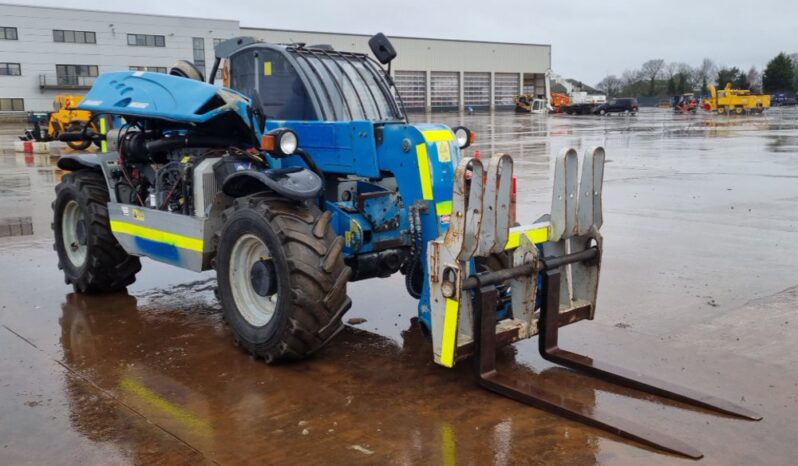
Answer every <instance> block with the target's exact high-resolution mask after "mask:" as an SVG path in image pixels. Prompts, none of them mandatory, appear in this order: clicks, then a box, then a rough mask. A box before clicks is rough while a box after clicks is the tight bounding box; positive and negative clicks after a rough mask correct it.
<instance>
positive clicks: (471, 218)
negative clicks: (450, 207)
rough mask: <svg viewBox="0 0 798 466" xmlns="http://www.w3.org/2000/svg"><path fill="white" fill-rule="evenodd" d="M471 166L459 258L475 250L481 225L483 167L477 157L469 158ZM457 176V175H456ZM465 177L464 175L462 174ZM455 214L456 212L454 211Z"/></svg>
mask: <svg viewBox="0 0 798 466" xmlns="http://www.w3.org/2000/svg"><path fill="white" fill-rule="evenodd" d="M469 163H470V166H471V187H470V189H469V192H468V200H467V203H466V206H465V208H464V210H463V213H464V215H465V234H464V236H463V247H462V249H461V250H460V254H459V255H458V256H457V258H458V259H459V260H462V261H465V260H469V259H471V258H472V257H473V256H474V252H476V250H477V244H478V241H479V236H480V230H481V226H482V198H483V191H484V188H485V181H484V180H485V169H484V167H483V165H482V161H480V160H479V159H469V160H468V162H467V165H468V164H469ZM458 178H459V177H458ZM464 178H465V176H464ZM455 214H456V212H455Z"/></svg>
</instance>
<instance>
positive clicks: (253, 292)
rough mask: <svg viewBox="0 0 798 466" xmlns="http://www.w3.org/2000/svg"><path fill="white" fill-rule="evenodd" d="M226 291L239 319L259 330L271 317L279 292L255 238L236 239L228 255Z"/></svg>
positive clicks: (266, 254) (267, 257)
mask: <svg viewBox="0 0 798 466" xmlns="http://www.w3.org/2000/svg"><path fill="white" fill-rule="evenodd" d="M229 279H230V288H231V290H232V292H233V300H234V301H235V303H236V307H237V308H238V311H239V313H240V314H241V317H243V318H244V320H246V321H247V322H249V323H250V324H251V325H253V326H255V327H263V326H264V325H266V324H268V323H269V321H271V320H272V317H274V311H275V309H276V308H277V298H278V296H279V294H280V293H279V288H278V286H277V276H276V274H275V273H274V265H273V261H272V256H271V253H270V252H269V248H268V247H266V244H264V242H263V241H262V240H261V239H260V238H258V237H257V236H255V235H251V234H247V235H243V236H242V237H240V238H238V240H237V241H236V243H235V244H234V245H233V250H232V252H231V253H230V277H229Z"/></svg>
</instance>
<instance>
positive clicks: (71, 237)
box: [61, 200, 88, 267]
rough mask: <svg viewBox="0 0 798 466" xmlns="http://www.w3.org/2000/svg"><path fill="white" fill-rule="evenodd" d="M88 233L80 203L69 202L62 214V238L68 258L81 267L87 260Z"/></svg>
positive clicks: (74, 264)
mask: <svg viewBox="0 0 798 466" xmlns="http://www.w3.org/2000/svg"><path fill="white" fill-rule="evenodd" d="M87 233H88V232H87V231H86V220H85V218H84V216H83V211H81V209H80V205H78V203H77V201H75V200H71V201H69V202H67V204H66V206H64V213H63V215H62V216H61V239H62V240H63V242H64V250H65V251H66V255H67V258H68V259H69V262H71V263H72V265H73V266H75V267H81V266H82V265H83V264H84V263H85V262H86V250H87V249H88V248H87V246H86V243H87V241H86V240H87V236H88V235H87Z"/></svg>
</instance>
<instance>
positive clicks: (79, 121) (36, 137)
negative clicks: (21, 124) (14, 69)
mask: <svg viewBox="0 0 798 466" xmlns="http://www.w3.org/2000/svg"><path fill="white" fill-rule="evenodd" d="M82 100H83V96H80V95H67V94H62V95H58V96H56V97H55V99H53V111H52V112H28V123H30V124H32V125H33V128H31V129H27V130H25V134H24V135H23V136H20V139H21V140H23V141H39V142H48V141H53V140H56V139H58V136H59V135H61V134H64V133H79V132H81V131H83V129H84V127H85V126H86V124H87V123H88V124H89V128H90V129H92V130H93V131H94V132H95V133H96V132H98V129H97V125H96V123H95V122H93V121H91V112H88V111H86V110H75V109H74V108H75V107H77V106H78V104H80V102H81V101H82ZM45 126H46V128H45ZM67 145H68V146H69V147H71V148H72V149H74V150H84V149H86V148H87V147H89V146H90V145H91V141H90V140H87V141H67Z"/></svg>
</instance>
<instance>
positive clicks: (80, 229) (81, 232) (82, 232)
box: [75, 218, 88, 247]
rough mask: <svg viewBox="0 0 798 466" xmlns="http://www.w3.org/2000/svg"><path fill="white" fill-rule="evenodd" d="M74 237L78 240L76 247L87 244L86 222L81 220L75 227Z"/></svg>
mask: <svg viewBox="0 0 798 466" xmlns="http://www.w3.org/2000/svg"><path fill="white" fill-rule="evenodd" d="M75 236H76V237H77V240H78V244H77V245H78V247H80V246H86V244H87V242H88V234H87V233H86V222H85V221H84V220H83V219H82V218H81V219H80V220H78V224H77V225H76V226H75Z"/></svg>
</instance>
